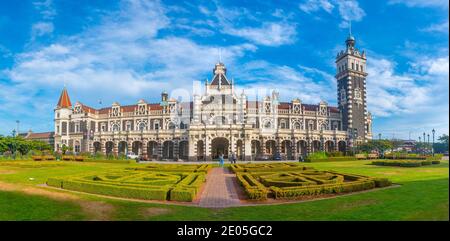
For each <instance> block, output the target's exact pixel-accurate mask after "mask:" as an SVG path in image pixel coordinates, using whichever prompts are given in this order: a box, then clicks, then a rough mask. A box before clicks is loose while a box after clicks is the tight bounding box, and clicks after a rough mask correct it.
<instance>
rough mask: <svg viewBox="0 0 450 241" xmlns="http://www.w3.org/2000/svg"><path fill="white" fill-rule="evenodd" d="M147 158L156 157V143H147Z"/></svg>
mask: <svg viewBox="0 0 450 241" xmlns="http://www.w3.org/2000/svg"><path fill="white" fill-rule="evenodd" d="M147 156H148V157H149V158H157V157H158V143H157V142H156V141H149V142H148V143H147Z"/></svg>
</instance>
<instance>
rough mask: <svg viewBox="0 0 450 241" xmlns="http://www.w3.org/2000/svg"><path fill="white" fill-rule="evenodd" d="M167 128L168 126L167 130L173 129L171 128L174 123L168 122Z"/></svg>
mask: <svg viewBox="0 0 450 241" xmlns="http://www.w3.org/2000/svg"><path fill="white" fill-rule="evenodd" d="M167 128H168V129H169V130H173V129H175V124H174V123H173V122H170V123H169V124H168V125H167Z"/></svg>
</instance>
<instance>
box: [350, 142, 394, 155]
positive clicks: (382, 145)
mask: <svg viewBox="0 0 450 241" xmlns="http://www.w3.org/2000/svg"><path fill="white" fill-rule="evenodd" d="M392 147H393V144H392V142H391V141H389V140H369V141H367V142H365V143H361V144H360V145H359V146H358V147H357V149H358V150H359V151H361V152H372V151H378V152H380V153H384V152H385V151H386V150H389V149H392Z"/></svg>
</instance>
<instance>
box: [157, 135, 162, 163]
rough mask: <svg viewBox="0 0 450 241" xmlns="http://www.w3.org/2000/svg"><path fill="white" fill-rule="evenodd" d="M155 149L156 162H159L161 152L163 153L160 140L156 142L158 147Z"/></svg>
mask: <svg viewBox="0 0 450 241" xmlns="http://www.w3.org/2000/svg"><path fill="white" fill-rule="evenodd" d="M156 149H157V153H158V156H157V158H156V159H157V160H161V159H162V152H163V142H162V141H161V140H158V146H157V147H156Z"/></svg>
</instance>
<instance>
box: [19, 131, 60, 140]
mask: <svg viewBox="0 0 450 241" xmlns="http://www.w3.org/2000/svg"><path fill="white" fill-rule="evenodd" d="M54 134H55V133H54V132H41V133H29V134H28V135H27V136H26V137H25V138H26V139H43V138H50V137H52V136H53V135H54Z"/></svg>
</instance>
